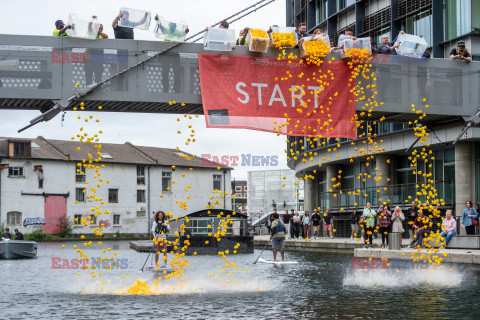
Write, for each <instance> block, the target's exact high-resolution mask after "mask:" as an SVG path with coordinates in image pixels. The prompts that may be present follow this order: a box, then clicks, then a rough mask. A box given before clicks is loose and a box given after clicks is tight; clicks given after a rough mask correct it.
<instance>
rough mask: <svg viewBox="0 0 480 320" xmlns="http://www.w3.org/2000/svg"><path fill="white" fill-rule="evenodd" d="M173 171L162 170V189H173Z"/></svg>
mask: <svg viewBox="0 0 480 320" xmlns="http://www.w3.org/2000/svg"><path fill="white" fill-rule="evenodd" d="M171 187H172V173H171V172H162V191H171Z"/></svg>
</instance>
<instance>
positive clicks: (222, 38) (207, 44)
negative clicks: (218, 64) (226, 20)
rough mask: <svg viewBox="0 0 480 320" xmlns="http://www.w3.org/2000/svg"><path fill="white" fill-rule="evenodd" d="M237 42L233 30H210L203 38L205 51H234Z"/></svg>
mask: <svg viewBox="0 0 480 320" xmlns="http://www.w3.org/2000/svg"><path fill="white" fill-rule="evenodd" d="M236 42H237V39H235V30H233V29H222V28H210V29H208V30H207V32H205V34H204V36H203V44H204V45H203V47H204V49H205V50H213V51H232V48H235V43H236Z"/></svg>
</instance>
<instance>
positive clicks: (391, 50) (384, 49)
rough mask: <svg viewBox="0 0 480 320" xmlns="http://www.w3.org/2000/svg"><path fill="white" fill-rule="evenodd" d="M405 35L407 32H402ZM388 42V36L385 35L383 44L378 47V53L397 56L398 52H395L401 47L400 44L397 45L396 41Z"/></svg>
mask: <svg viewBox="0 0 480 320" xmlns="http://www.w3.org/2000/svg"><path fill="white" fill-rule="evenodd" d="M404 33H405V32H403V31H400V34H404ZM388 40H389V38H388V35H386V34H384V35H383V36H382V40H381V43H380V45H379V46H378V53H382V54H391V55H397V51H395V49H396V48H398V47H400V43H397V44H395V41H393V42H389V41H388Z"/></svg>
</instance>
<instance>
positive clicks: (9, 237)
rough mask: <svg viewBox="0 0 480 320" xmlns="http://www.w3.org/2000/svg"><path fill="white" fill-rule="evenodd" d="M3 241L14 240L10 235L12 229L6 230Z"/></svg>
mask: <svg viewBox="0 0 480 320" xmlns="http://www.w3.org/2000/svg"><path fill="white" fill-rule="evenodd" d="M2 239H10V240H12V234H11V233H10V228H6V229H5V233H4V234H2Z"/></svg>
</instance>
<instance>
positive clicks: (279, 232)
mask: <svg viewBox="0 0 480 320" xmlns="http://www.w3.org/2000/svg"><path fill="white" fill-rule="evenodd" d="M272 219H273V221H272V235H271V236H270V240H272V249H273V261H277V251H278V250H280V255H281V256H282V260H280V261H284V242H285V225H284V224H283V222H282V221H281V220H280V219H279V216H278V213H274V214H272Z"/></svg>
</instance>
